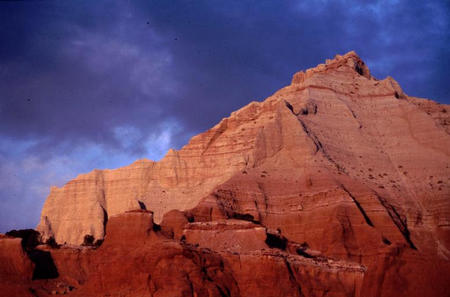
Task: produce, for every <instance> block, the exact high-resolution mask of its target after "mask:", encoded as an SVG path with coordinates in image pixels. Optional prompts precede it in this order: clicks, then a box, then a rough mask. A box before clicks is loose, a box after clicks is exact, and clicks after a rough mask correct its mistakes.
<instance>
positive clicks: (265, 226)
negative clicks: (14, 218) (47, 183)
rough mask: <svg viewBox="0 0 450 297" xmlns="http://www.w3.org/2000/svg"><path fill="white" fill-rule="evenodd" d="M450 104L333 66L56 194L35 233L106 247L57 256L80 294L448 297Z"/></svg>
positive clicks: (338, 62) (348, 59) (354, 64)
mask: <svg viewBox="0 0 450 297" xmlns="http://www.w3.org/2000/svg"><path fill="white" fill-rule="evenodd" d="M449 109H450V108H449V106H446V105H440V104H437V103H435V102H433V101H430V100H426V99H419V98H414V97H409V96H408V95H406V94H404V92H403V91H402V89H401V88H400V86H399V85H398V83H397V82H395V81H394V80H393V79H392V78H390V77H388V78H386V79H384V80H377V79H375V78H373V77H372V76H371V75H370V71H369V69H368V68H367V66H366V65H365V64H364V62H363V61H362V60H361V59H360V58H359V57H358V56H357V55H356V54H355V53H354V52H350V53H347V54H345V55H343V56H336V57H335V59H333V60H327V61H326V63H325V64H321V65H318V66H317V67H316V68H313V69H309V70H307V71H306V72H299V73H296V74H295V75H294V77H293V79H292V83H291V85H289V86H286V87H284V88H282V89H281V90H279V91H277V92H276V93H275V94H273V95H272V96H271V97H269V98H267V99H266V100H265V101H263V102H252V103H250V104H249V105H247V106H245V107H243V108H242V109H240V110H238V111H236V112H234V113H232V114H231V115H230V117H228V118H226V119H223V120H222V121H221V122H220V123H219V124H218V125H216V126H215V127H213V128H212V129H210V130H209V131H207V132H205V133H202V134H200V135H198V136H195V137H194V138H192V139H191V141H190V142H189V144H187V145H186V146H184V147H183V148H182V149H181V150H180V151H175V150H171V151H169V152H168V153H167V155H166V156H165V157H164V158H163V159H162V160H161V161H160V162H151V161H147V160H141V161H137V162H135V163H133V164H132V165H130V166H128V167H124V168H120V169H116V170H103V171H99V170H96V171H93V172H91V173H88V174H85V175H80V176H79V177H78V178H76V179H74V180H73V181H70V182H69V183H67V184H66V185H65V186H64V187H62V188H60V189H57V188H53V189H52V191H51V194H50V196H49V197H48V199H47V201H46V203H45V206H44V209H43V211H42V219H41V222H40V224H39V226H38V230H39V231H40V232H41V234H42V235H43V238H44V239H48V238H51V237H54V238H55V240H56V241H57V242H58V243H62V244H63V243H67V244H72V245H80V244H82V243H83V241H84V238H86V235H89V236H92V240H93V241H94V240H95V241H96V240H101V239H103V238H104V239H105V241H104V243H103V244H102V246H101V247H100V248H98V249H95V248H91V247H79V248H62V249H59V250H51V254H52V256H53V259H54V262H55V265H56V267H57V271H58V273H59V278H58V279H59V280H60V281H63V282H64V284H66V286H70V287H72V288H74V289H73V290H69V291H67V290H66V293H70V294H73V295H74V296H99V295H102V296H103V295H105V296H106V295H107V294H110V295H111V296H116V295H117V296H141V295H143V294H147V295H150V296H324V295H326V296H445V294H447V292H448V289H449V287H448V284H447V283H448V282H447V279H446V278H447V275H448V272H449V271H450V261H449V258H450V252H449V249H450V223H449V220H450V200H449V199H448V197H450V187H449V181H450V169H449V166H450V137H449V124H450V116H449V112H448V111H450V110H449ZM130 210H132V211H131V212H130ZM105 235H106V236H105ZM89 238H91V237H89ZM150 255H151V256H150ZM431 284H432V285H431ZM32 285H33V284H32ZM33 286H34V285H33ZM67 288H68V287H67ZM34 290H35V291H36V292H41V291H42V290H43V289H42V287H35V289H34ZM39 290H41V291H39Z"/></svg>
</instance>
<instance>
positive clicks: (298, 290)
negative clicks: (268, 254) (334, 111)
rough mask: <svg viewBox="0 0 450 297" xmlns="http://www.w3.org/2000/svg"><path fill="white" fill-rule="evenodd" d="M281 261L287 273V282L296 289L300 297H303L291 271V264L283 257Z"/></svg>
mask: <svg viewBox="0 0 450 297" xmlns="http://www.w3.org/2000/svg"><path fill="white" fill-rule="evenodd" d="M283 261H284V264H285V265H286V268H287V271H288V273H289V280H290V281H291V283H292V284H293V285H294V286H295V287H297V292H298V295H299V296H301V297H304V296H305V295H303V292H302V287H301V286H300V284H299V283H298V282H297V278H296V277H295V275H294V272H293V271H292V267H291V264H290V263H289V261H288V259H286V258H285V257H283Z"/></svg>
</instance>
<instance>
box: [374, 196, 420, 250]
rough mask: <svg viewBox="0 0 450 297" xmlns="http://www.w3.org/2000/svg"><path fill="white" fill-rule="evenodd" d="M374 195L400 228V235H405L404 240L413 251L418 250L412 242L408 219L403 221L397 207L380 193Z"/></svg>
mask: <svg viewBox="0 0 450 297" xmlns="http://www.w3.org/2000/svg"><path fill="white" fill-rule="evenodd" d="M374 195H375V197H377V199H378V201H379V202H380V204H381V205H382V206H383V207H384V208H385V209H386V211H387V213H388V215H389V217H390V218H391V220H392V222H393V223H394V224H395V226H396V227H397V228H398V230H399V231H400V233H401V234H402V235H403V238H405V240H406V242H407V243H408V245H409V246H410V247H411V248H412V249H414V250H417V247H416V246H415V245H414V243H413V242H412V239H411V232H410V231H409V229H408V224H407V221H406V217H405V219H402V217H401V215H400V214H399V213H398V211H397V210H396V209H395V207H394V206H393V205H392V204H390V203H389V202H388V201H387V200H386V199H385V198H383V197H381V196H380V195H378V193H376V192H375V193H374Z"/></svg>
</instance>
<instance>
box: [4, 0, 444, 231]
mask: <svg viewBox="0 0 450 297" xmlns="http://www.w3.org/2000/svg"><path fill="white" fill-rule="evenodd" d="M449 6H450V5H449V2H448V1H434V0H427V1H423V0H421V1H414V0H409V1H401V0H398V1H394V0H392V1H362V0H355V1H345V0H334V1H331V0H314V1H313V0H311V1H276V0H274V1H261V0H259V1H242V0H240V1H230V0H228V1H215V0H207V1H169V0H164V1H99V0H96V1H92V0H90V1H1V2H0V24H1V25H0V232H5V231H7V230H9V229H12V228H27V227H34V226H35V225H36V224H37V222H38V219H39V213H40V210H41V208H42V204H43V202H44V200H45V198H46V196H47V195H48V193H49V188H50V186H51V185H58V186H61V185H63V184H64V183H65V182H67V181H68V180H69V179H71V178H73V177H75V176H76V175H77V174H78V173H82V172H87V171H90V170H92V169H94V168H115V167H118V166H123V165H126V164H129V163H131V162H132V161H134V160H135V159H138V158H143V157H146V158H149V159H156V160H157V159H159V158H161V157H162V156H163V155H164V153H165V151H166V150H167V149H168V148H170V147H176V148H180V147H181V146H182V145H183V144H185V143H186V142H187V140H188V139H189V138H190V137H191V136H192V135H194V134H197V133H199V132H201V131H204V130H206V129H208V128H209V127H211V126H212V125H214V124H215V123H216V122H218V121H219V120H220V119H221V118H223V117H226V116H228V115H229V114H230V112H232V111H233V110H235V109H237V108H239V107H241V106H243V105H245V104H247V103H248V102H250V101H252V100H262V99H264V98H265V97H267V96H269V95H270V94H271V93H273V92H274V91H276V90H277V89H279V88H281V87H283V86H285V85H287V84H289V82H290V79H291V76H292V74H293V73H295V72H296V71H299V70H302V69H306V68H309V67H312V66H315V65H316V64H319V63H322V62H323V61H324V60H325V59H326V58H332V57H334V55H335V54H338V53H339V54H343V53H345V52H348V51H350V50H355V51H356V52H357V53H358V54H359V55H360V56H361V58H362V59H363V60H364V61H365V62H366V63H367V64H368V66H369V68H370V69H371V71H372V74H373V75H374V76H375V77H377V78H380V79H382V78H384V77H386V76H387V75H390V76H392V77H394V78H395V79H396V80H397V81H398V82H399V83H400V85H401V86H402V87H403V89H404V90H405V91H406V93H407V94H409V95H414V96H420V97H427V98H431V99H434V100H436V101H439V102H441V103H450V96H449V90H450V86H449V85H450V79H449V78H450V73H449V72H450V65H449V64H450V63H449V59H450V58H449V56H450V55H449V54H450V37H449V36H450V33H449V32H450V31H449V15H450V7H449Z"/></svg>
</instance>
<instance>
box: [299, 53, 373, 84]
mask: <svg viewBox="0 0 450 297" xmlns="http://www.w3.org/2000/svg"><path fill="white" fill-rule="evenodd" d="M338 69H339V71H347V72H352V73H356V74H358V75H361V76H363V77H365V78H367V79H373V77H372V76H371V75H370V70H369V68H368V67H367V65H366V64H365V63H364V61H363V60H362V59H361V58H360V57H359V56H358V55H357V54H356V52H354V51H350V52H348V53H346V54H344V55H336V56H335V57H334V59H327V60H326V61H325V64H319V65H317V66H316V67H314V68H310V69H308V70H306V71H299V72H297V73H295V74H294V76H293V77H292V84H293V85H294V84H301V83H303V82H304V81H305V80H306V79H308V78H310V77H312V76H313V75H315V74H318V73H321V74H325V73H328V72H331V71H334V70H338Z"/></svg>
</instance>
